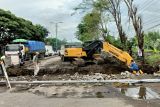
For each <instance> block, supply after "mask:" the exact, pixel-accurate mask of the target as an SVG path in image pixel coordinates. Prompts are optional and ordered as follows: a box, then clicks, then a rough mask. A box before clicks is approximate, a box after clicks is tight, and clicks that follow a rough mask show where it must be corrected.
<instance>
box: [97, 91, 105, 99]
mask: <svg viewBox="0 0 160 107" xmlns="http://www.w3.org/2000/svg"><path fill="white" fill-rule="evenodd" d="M96 97H97V98H104V95H103V93H102V92H97V93H96Z"/></svg>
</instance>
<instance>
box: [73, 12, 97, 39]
mask: <svg viewBox="0 0 160 107" xmlns="http://www.w3.org/2000/svg"><path fill="white" fill-rule="evenodd" d="M99 23H100V14H99V13H98V12H97V11H92V12H91V13H88V14H86V15H85V16H84V17H83V20H82V21H81V23H80V24H79V25H78V27H77V28H78V31H77V32H76V37H77V38H78V39H79V40H81V41H88V40H94V39H97V38H98V36H99Z"/></svg>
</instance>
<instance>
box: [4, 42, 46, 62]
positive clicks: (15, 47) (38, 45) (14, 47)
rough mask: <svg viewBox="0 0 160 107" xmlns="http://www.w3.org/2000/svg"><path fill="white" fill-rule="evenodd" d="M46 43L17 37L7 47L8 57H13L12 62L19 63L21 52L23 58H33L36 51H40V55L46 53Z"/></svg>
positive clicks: (6, 53)
mask: <svg viewBox="0 0 160 107" xmlns="http://www.w3.org/2000/svg"><path fill="white" fill-rule="evenodd" d="M45 51H46V50H45V43H44V42H41V41H35V40H25V39H16V40H13V42H12V43H11V44H7V45H6V47H5V55H6V57H10V58H11V64H13V65H17V64H18V63H19V58H18V57H19V53H20V52H21V54H22V59H23V60H28V59H32V57H33V55H34V53H36V52H38V53H39V56H40V57H43V56H44V55H45Z"/></svg>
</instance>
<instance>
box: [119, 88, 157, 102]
mask: <svg viewBox="0 0 160 107" xmlns="http://www.w3.org/2000/svg"><path fill="white" fill-rule="evenodd" d="M118 90H119V91H120V92H121V93H122V94H124V95H125V96H128V97H132V98H133V99H141V100H150V99H160V96H159V94H158V93H156V92H154V91H153V90H152V89H150V88H147V87H144V86H140V87H134V88H133V87H132V88H118Z"/></svg>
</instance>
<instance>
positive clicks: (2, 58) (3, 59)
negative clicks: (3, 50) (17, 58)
mask: <svg viewBox="0 0 160 107" xmlns="http://www.w3.org/2000/svg"><path fill="white" fill-rule="evenodd" d="M5 58H6V57H5V55H3V56H2V57H1V59H0V60H1V61H2V62H3V64H4V65H5Z"/></svg>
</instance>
